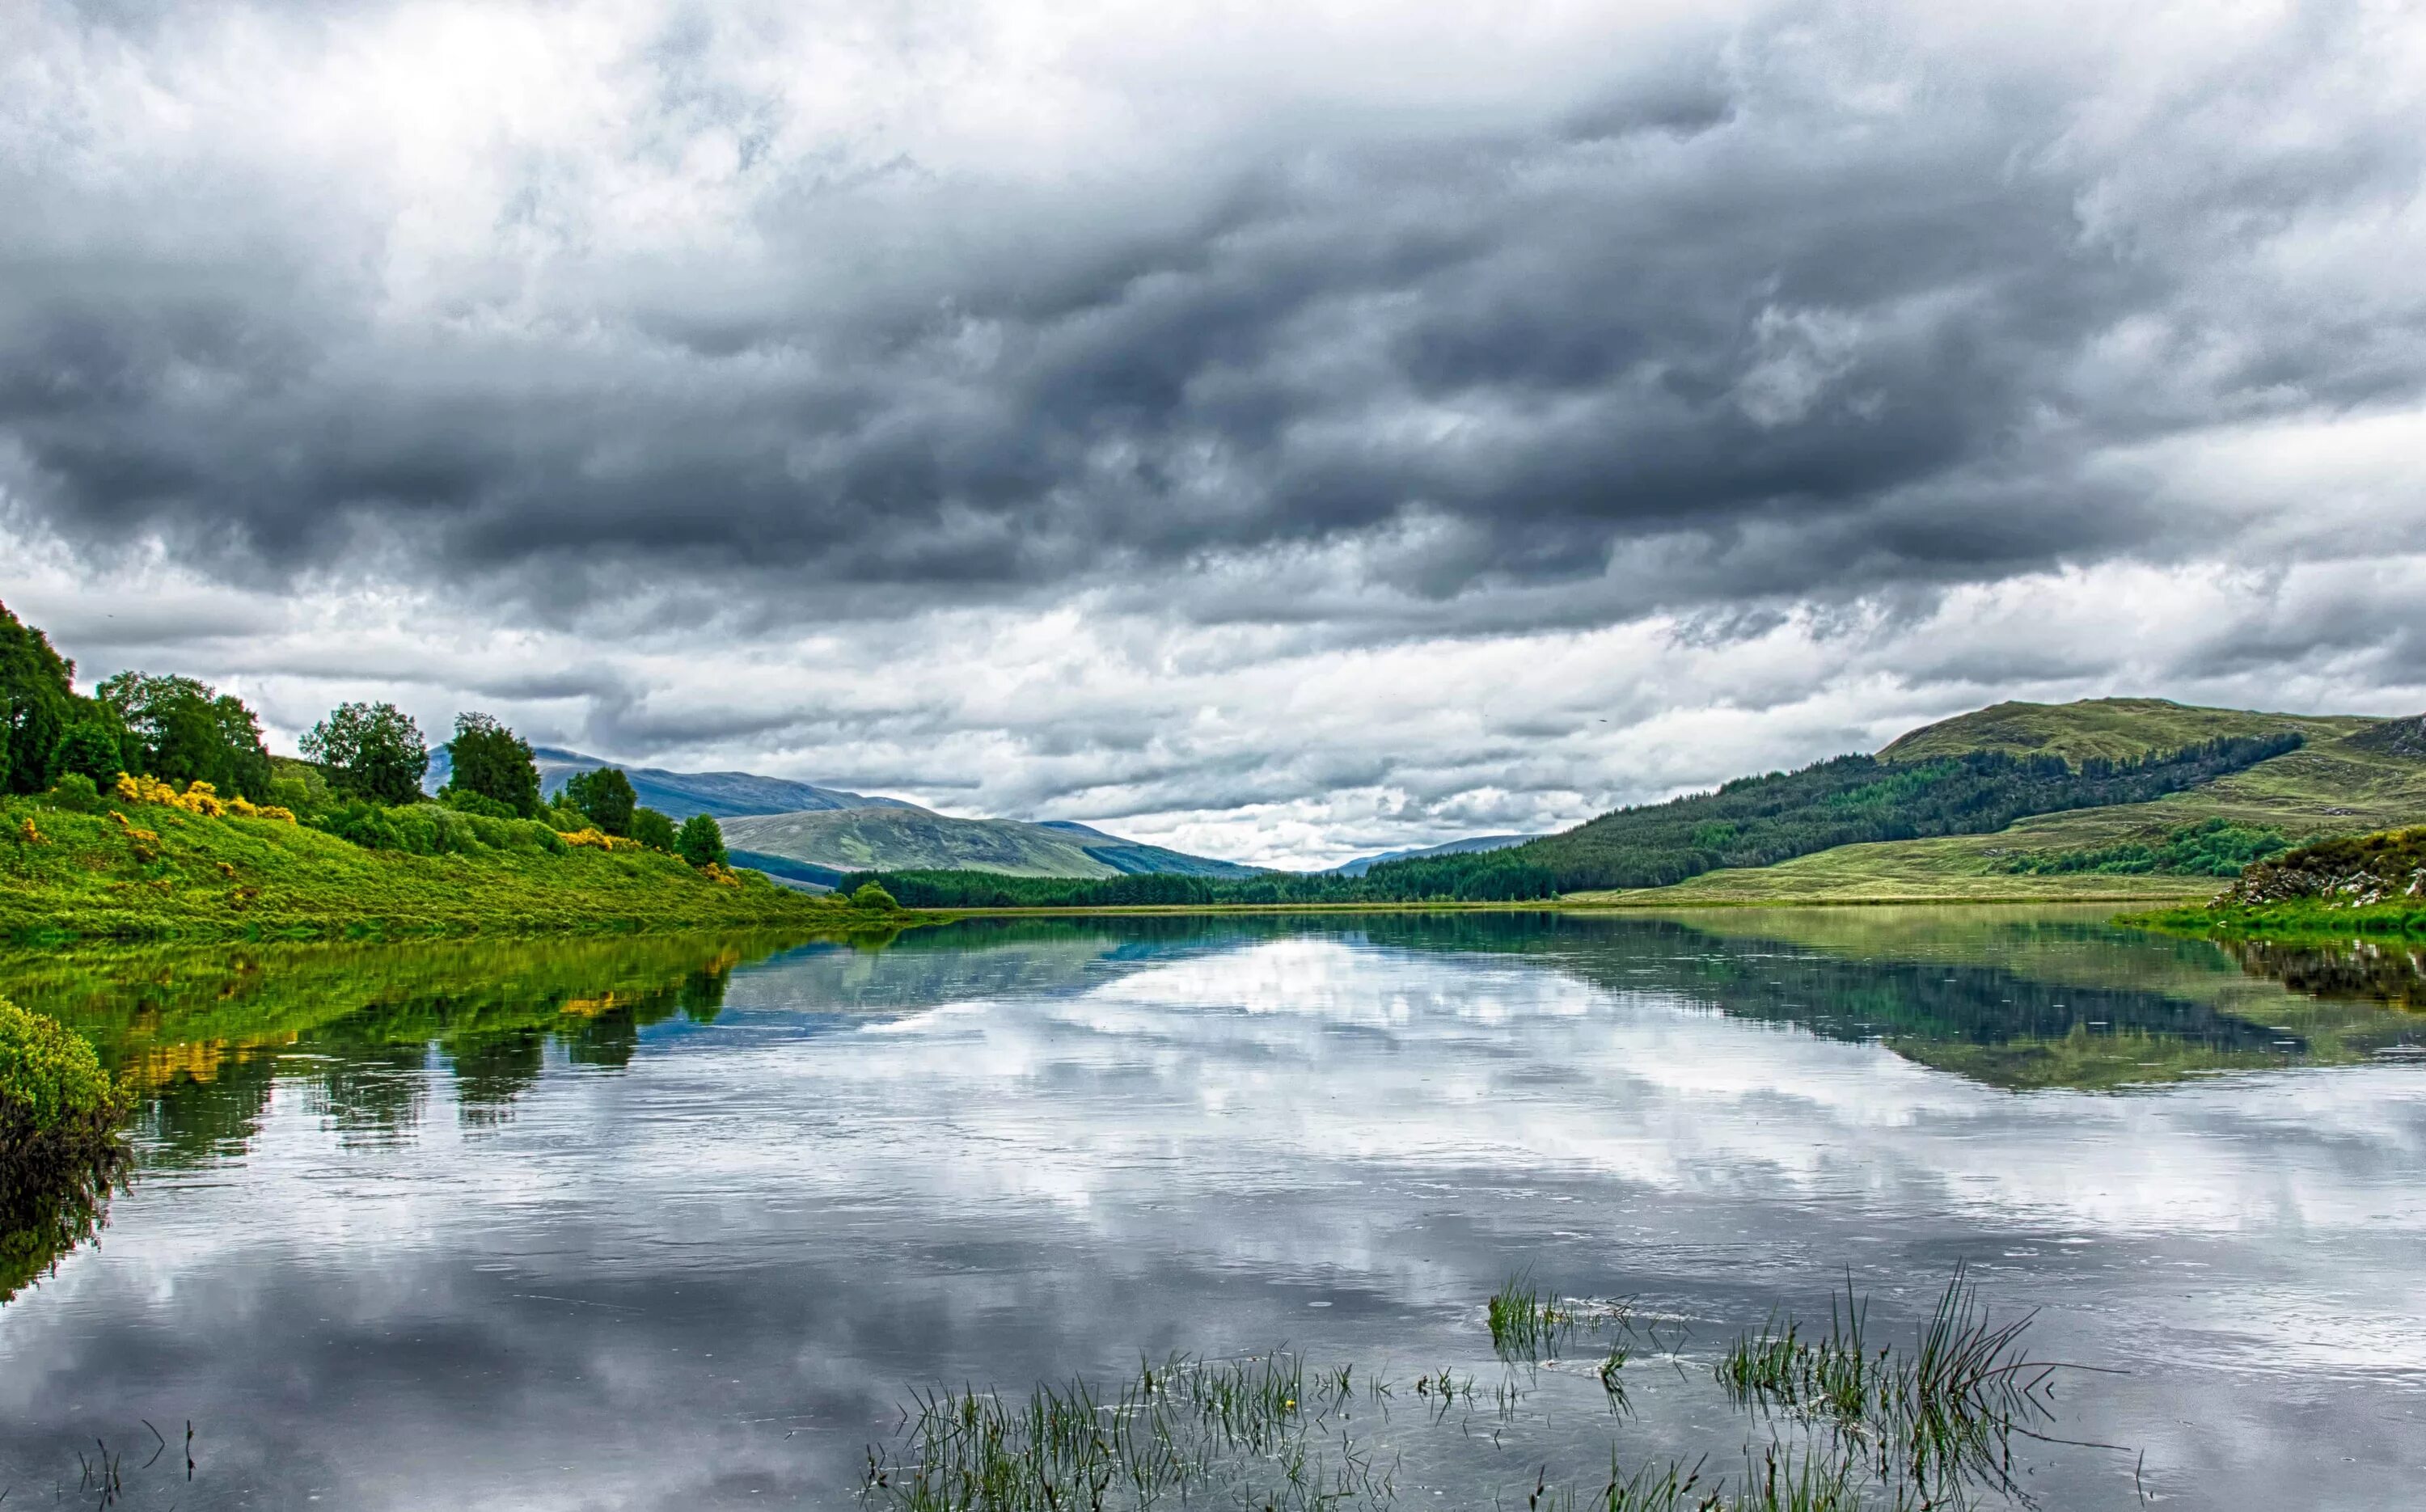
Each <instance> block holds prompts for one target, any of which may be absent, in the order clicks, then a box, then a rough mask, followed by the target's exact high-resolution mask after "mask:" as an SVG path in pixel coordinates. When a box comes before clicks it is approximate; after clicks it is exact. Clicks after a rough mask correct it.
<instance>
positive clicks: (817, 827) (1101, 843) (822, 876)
mask: <svg viewBox="0 0 2426 1512" xmlns="http://www.w3.org/2000/svg"><path fill="white" fill-rule="evenodd" d="M719 822H720V823H721V824H722V825H723V827H724V843H725V844H726V845H727V846H729V847H731V849H732V852H733V857H734V860H735V861H736V863H737V864H740V865H743V866H754V867H757V868H758V869H759V870H761V871H763V872H766V873H767V874H768V876H770V877H783V878H784V879H785V880H788V881H796V882H809V883H821V884H826V885H831V884H832V883H833V881H834V880H835V879H836V878H838V877H841V876H842V875H843V874H844V873H846V872H879V871H881V872H925V871H938V872H943V871H980V872H999V873H1002V874H1004V875H1006V876H1010V877H1121V876H1136V875H1139V874H1142V873H1149V872H1154V873H1170V874H1176V875H1179V876H1184V877H1252V876H1253V875H1255V870H1256V869H1255V868H1254V867H1252V866H1241V865H1238V864H1237V862H1235V861H1213V860H1210V859H1208V858H1206V857H1203V856H1190V855H1189V854H1187V853H1186V852H1184V851H1176V850H1167V849H1165V848H1163V847H1162V846H1160V845H1147V844H1140V843H1139V842H1137V841H1134V840H1124V839H1122V838H1121V837H1120V836H1118V835H1108V834H1105V833H1104V832H1103V831H1102V830H1100V829H1091V828H1088V827H1087V826H1085V825H1082V824H1073V823H1071V822H1069V821H1068V820H1052V821H1048V822H1046V823H1043V824H1028V823H1025V822H1023V821H1021V820H1017V819H955V818H951V817H949V816H948V815H946V814H940V813H931V812H928V811H927V810H925V809H917V808H911V807H908V806H905V805H896V806H894V807H891V808H881V809H876V808H869V809H829V810H818V811H813V812H800V813H768V814H759V815H755V816H749V817H736V818H732V819H723V820H720V821H719Z"/></svg>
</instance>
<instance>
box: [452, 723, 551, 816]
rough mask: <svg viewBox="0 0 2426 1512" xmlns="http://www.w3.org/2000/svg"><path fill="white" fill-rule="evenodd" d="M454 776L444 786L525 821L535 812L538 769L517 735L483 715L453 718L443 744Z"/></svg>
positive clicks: (525, 745)
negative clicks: (484, 800)
mask: <svg viewBox="0 0 2426 1512" xmlns="http://www.w3.org/2000/svg"><path fill="white" fill-rule="evenodd" d="M446 754H447V760H448V761H449V762H450V763H451V764H453V767H454V775H453V776H452V777H450V778H449V779H448V780H447V786H448V787H450V788H452V789H454V790H456V791H458V792H462V793H468V794H477V795H478V796H481V797H484V798H487V799H489V800H490V801H491V802H493V803H496V804H498V805H500V806H501V807H503V808H504V809H505V811H506V812H507V813H508V814H511V815H513V816H515V817H518V818H524V819H528V818H530V817H532V816H533V815H535V814H537V813H538V812H539V766H538V764H536V763H534V762H533V761H532V760H531V748H530V746H529V744H528V743H527V742H526V741H525V740H524V739H523V738H522V737H521V736H520V735H517V734H515V733H514V732H512V731H510V730H509V729H507V728H506V727H505V726H504V725H502V724H499V723H498V722H497V721H496V720H494V719H493V718H491V717H490V716H487V715H485V714H477V713H476V714H459V715H457V716H455V738H454V739H453V740H451V741H448V742H447V743H446Z"/></svg>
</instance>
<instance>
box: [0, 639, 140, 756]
mask: <svg viewBox="0 0 2426 1512" xmlns="http://www.w3.org/2000/svg"><path fill="white" fill-rule="evenodd" d="M82 701H83V700H80V699H78V698H77V697H76V696H75V664H74V663H73V662H71V661H69V660H67V659H66V658H65V657H62V656H61V655H60V654H59V653H58V652H57V651H53V650H52V649H51V640H50V637H49V636H48V635H43V634H42V633H41V632H40V630H37V629H35V628H34V627H33V626H32V625H29V624H24V623H22V622H20V621H19V620H18V619H17V617H16V616H15V615H13V614H10V613H9V612H8V605H7V604H5V603H0V791H6V792H9V793H40V792H41V791H42V790H43V789H44V788H46V787H49V786H50V785H51V778H52V777H53V776H54V775H56V774H55V769H54V768H53V767H52V765H51V757H52V754H53V753H54V752H55V751H56V750H57V748H58V743H59V736H60V735H61V734H63V733H65V732H66V730H67V727H68V725H69V723H70V722H71V721H72V720H73V718H74V716H75V712H76V705H77V704H79V703H81V702H82ZM110 775H111V776H112V777H115V776H117V775H118V774H117V773H116V772H114V771H113V772H112V773H111V774H110Z"/></svg>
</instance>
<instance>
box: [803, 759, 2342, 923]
mask: <svg viewBox="0 0 2426 1512" xmlns="http://www.w3.org/2000/svg"><path fill="white" fill-rule="evenodd" d="M2301 743H2302V740H2301V736H2300V735H2299V734H2297V733H2296V732H2285V733H2281V734H2273V735H2257V736H2246V737H2240V738H2236V739H2227V740H2213V741H2208V742H2207V743H2206V744H2204V745H2200V746H2193V747H2191V748H2187V749H2183V750H2177V751H2170V752H2165V753H2162V754H2156V755H2150V756H2146V757H2142V758H2138V759H2135V760H2130V761H2122V762H2114V761H2105V760H2095V759H2093V760H2090V761H2087V762H2084V763H2082V764H2080V765H2079V766H2078V767H2074V766H2072V765H2070V764H2067V763H2065V762H2064V760H2063V759H2062V757H2058V756H2017V755H2013V754H2009V753H2007V752H2003V751H1976V752H1971V753H1969V754H1966V755H1963V756H1959V757H1945V758H1939V759H1937V760H1933V761H1927V762H1917V763H1894V762H1883V761H1880V760H1879V759H1878V758H1877V757H1875V756H1839V757H1836V758H1835V759H1833V760H1831V761H1824V762H1820V763H1817V764H1813V765H1810V766H1806V767H1803V769H1802V770H1800V771H1794V772H1771V773H1770V774H1768V775H1767V776H1764V777H1747V778H1739V779H1738V780H1735V781H1733V782H1729V783H1727V784H1726V785H1725V786H1723V787H1722V788H1720V789H1718V790H1717V791H1716V792H1711V793H1697V794H1694V795H1691V796H1687V797H1681V798H1675V799H1672V800H1671V801H1669V802H1666V803H1656V804H1646V805H1642V806H1641V807H1637V808H1630V809H1619V810H1617V811H1615V812H1610V813H1605V814H1603V815H1601V816H1600V817H1599V818H1597V819H1593V820H1592V821H1591V822H1589V823H1587V824H1584V825H1582V826H1579V827H1578V828H1574V829H1570V830H1567V831H1566V832H1564V833H1562V834H1557V835H1550V836H1546V837H1545V838H1543V839H1541V840H1535V841H1530V842H1528V843H1527V844H1522V845H1512V846H1509V847H1508V848H1506V849H1504V850H1493V851H1482V852H1478V853H1470V854H1466V855H1462V856H1427V857H1418V858H1414V859H1410V860H1407V861H1385V862H1383V863H1382V864H1380V865H1377V866H1375V867H1373V868H1372V869H1371V870H1370V871H1368V872H1367V873H1366V874H1365V875H1364V876H1363V877H1338V876H1334V875H1329V874H1323V875H1304V874H1292V873H1273V874H1268V875H1265V876H1260V877H1245V878H1240V879H1237V880H1224V879H1221V878H1213V877H1165V876H1146V877H1104V878H1100V879H1092V878H1058V877H1001V876H996V875H994V874H991V873H984V872H899V873H896V872H869V873H858V874H854V875H852V876H850V877H845V878H844V879H843V883H842V885H843V886H844V887H846V888H848V887H852V886H856V885H859V884H862V883H865V882H876V883H879V884H881V886H882V887H883V888H884V889H885V890H886V891H887V892H888V893H892V894H893V895H894V896H895V897H897V898H898V899H900V900H901V902H902V904H903V905H904V906H905V907H909V908H937V909H983V908H1102V907H1124V906H1138V905H1176V906H1187V905H1206V904H1242V905H1253V904H1296V903H1418V902H1450V901H1455V902H1523V901H1528V900H1536V899H1545V898H1552V897H1556V896H1558V895H1559V894H1561V893H1580V892H1591V891H1595V890H1599V889H1604V888H1642V887H1665V886H1667V885H1669V884H1671V883H1674V882H1681V881H1684V880H1685V879H1686V878H1688V877H1698V876H1700V875H1701V874H1702V873H1704V872H1710V871H1718V870H1721V869H1722V868H1726V867H1736V866H1771V865H1774V864H1776V863H1777V862H1779V861H1790V860H1792V859H1793V858H1794V857H1797V856H1807V855H1810V854H1812V853H1814V852H1816V851H1822V850H1831V849H1834V848H1835V847H1836V846H1838V845H1850V844H1861V843H1864V842H1868V841H1882V840H1917V839H1921V838H1925V837H1928V836H1933V835H1958V834H1988V833H1993V832H1995V831H1997V830H1998V829H2002V828H2005V827H2006V826H2007V825H2009V824H2012V823H2013V822H2014V820H2016V819H2021V818H2026V817H2028V816H2030V815H2031V814H2034V813H2053V812H2060V811H2062V810H2066V809H2093V808H2103V807H2106V806H2108V805H2111V804H2120V803H2144V802H2147V801H2149V800H2150V799H2153V798H2159V797H2162V796H2165V795H2166V794H2168V793H2178V792H2180V791H2181V790H2183V789H2184V788H2190V787H2195V786H2197V785H2198V784H2200V783H2202V782H2208V781H2211V780H2214V779H2216V778H2218V777H2222V776H2224V775H2226V774H2228V773H2231V772H2237V771H2240V770H2241V769H2243V768H2244V767H2248V766H2252V765H2255V764H2257V763H2259V762H2262V761H2266V760H2269V759H2271V758H2272V757H2276V756H2280V755H2282V754H2284V753H2285V752H2287V751H2290V750H2294V749H2296V748H2299V746H2300V745H2301Z"/></svg>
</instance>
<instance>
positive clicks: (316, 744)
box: [303, 703, 429, 808]
mask: <svg viewBox="0 0 2426 1512" xmlns="http://www.w3.org/2000/svg"><path fill="white" fill-rule="evenodd" d="M303 754H304V755H306V756H309V757H311V758H312V759H313V760H314V761H315V762H319V763H320V764H323V765H325V766H327V767H328V768H329V773H330V777H331V780H332V781H333V783H334V784H335V786H336V788H337V790H338V791H339V792H341V793H345V794H347V795H348V796H353V797H360V798H368V799H370V800H371V801H372V802H374V803H384V804H387V805H388V806H390V807H391V808H394V807H397V806H400V805H403V804H407V803H412V802H414V801H415V800H417V799H418V798H419V797H420V796H421V775H422V774H423V773H424V772H427V771H428V770H429V747H427V746H425V745H424V744H422V739H421V727H420V726H419V725H416V724H414V723H413V722H412V716H409V715H407V714H406V713H405V712H404V711H403V710H401V709H398V708H397V707H396V705H395V704H393V703H341V704H339V705H337V707H336V708H335V709H334V710H332V711H331V713H330V715H329V717H327V718H326V719H323V720H321V721H320V722H319V723H318V724H316V725H314V726H313V727H312V729H311V732H309V733H308V734H306V735H305V736H304V737H303Z"/></svg>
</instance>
